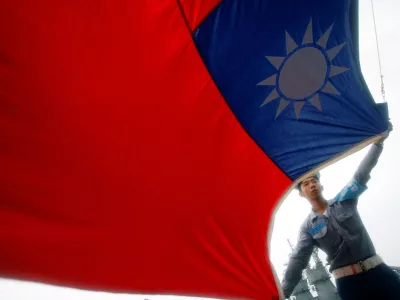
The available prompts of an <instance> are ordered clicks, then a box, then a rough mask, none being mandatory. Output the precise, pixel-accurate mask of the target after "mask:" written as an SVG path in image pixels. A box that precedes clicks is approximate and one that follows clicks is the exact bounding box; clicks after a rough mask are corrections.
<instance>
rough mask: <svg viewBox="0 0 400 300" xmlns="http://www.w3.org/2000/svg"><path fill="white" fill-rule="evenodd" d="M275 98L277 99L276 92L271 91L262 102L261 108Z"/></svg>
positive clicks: (274, 90)
mask: <svg viewBox="0 0 400 300" xmlns="http://www.w3.org/2000/svg"><path fill="white" fill-rule="evenodd" d="M277 98H279V94H278V91H277V90H276V89H273V90H272V92H271V93H270V94H269V96H268V97H267V98H266V99H265V100H264V102H263V104H261V106H264V105H265V104H267V103H269V102H271V101H272V100H275V99H277ZM261 106H260V107H261Z"/></svg>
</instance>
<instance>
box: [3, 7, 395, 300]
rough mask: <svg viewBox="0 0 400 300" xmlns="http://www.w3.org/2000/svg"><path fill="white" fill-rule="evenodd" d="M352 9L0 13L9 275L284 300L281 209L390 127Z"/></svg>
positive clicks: (96, 286) (116, 288) (119, 288)
mask: <svg viewBox="0 0 400 300" xmlns="http://www.w3.org/2000/svg"><path fill="white" fill-rule="evenodd" d="M357 8H358V4H357V1H354V0H353V1H351V0H335V1H321V0H308V1H304V0H264V1H259V0H224V1H218V0H145V1H129V0H86V1H82V0H69V1H50V0H35V1H33V0H18V1H1V2H0V170H1V172H0V276H2V277H7V278H17V279H23V280H31V281H38V282H46V283H51V284H57V285H63V286H72V287H77V288H83V289H93V290H103V291H110V292H124V293H146V294H147V293H148V294H177V295H189V296H205V297H221V298H232V299H233V298H235V299H237V298H240V299H243V298H246V299H263V300H264V299H274V297H275V299H278V296H279V291H280V284H279V281H278V279H277V277H276V276H275V273H274V270H273V267H272V265H271V262H270V260H269V256H268V251H269V236H270V235H271V231H272V225H273V215H274V210H275V208H276V206H277V204H278V203H279V201H281V200H282V199H283V198H284V195H285V194H286V193H287V192H288V191H289V190H290V189H291V188H292V187H293V186H294V185H295V184H296V182H298V181H299V180H300V179H301V178H302V177H304V176H306V175H307V174H309V173H310V172H312V171H315V170H318V169H321V168H323V167H324V166H326V165H327V164H330V163H332V162H334V161H336V160H338V159H340V158H342V157H344V156H346V155H348V154H349V153H351V152H354V151H356V150H358V149H361V148H362V147H365V146H367V145H368V144H369V143H372V142H373V141H374V139H377V138H379V137H380V136H381V135H382V134H383V133H384V132H385V131H386V130H387V127H388V116H387V114H388V113H387V107H386V105H377V104H375V102H374V100H373V99H372V97H371V95H370V93H369V91H368V88H367V86H366V85H365V82H364V79H363V76H362V74H361V70H360V65H359V58H358V35H357V33H358V27H357V26H358V20H357V15H358V10H357Z"/></svg>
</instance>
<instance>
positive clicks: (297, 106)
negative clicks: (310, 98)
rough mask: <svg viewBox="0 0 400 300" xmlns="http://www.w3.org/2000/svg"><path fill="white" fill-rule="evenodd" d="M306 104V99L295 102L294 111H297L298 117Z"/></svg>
mask: <svg viewBox="0 0 400 300" xmlns="http://www.w3.org/2000/svg"><path fill="white" fill-rule="evenodd" d="M304 104H305V102H304V101H297V102H295V103H294V112H295V113H296V117H297V119H298V118H299V117H300V114H301V110H302V109H303V106H304Z"/></svg>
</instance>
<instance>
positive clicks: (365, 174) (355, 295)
mask: <svg viewBox="0 0 400 300" xmlns="http://www.w3.org/2000/svg"><path fill="white" fill-rule="evenodd" d="M391 129H392V127H391V125H390V126H389V131H391ZM389 131H388V132H389ZM386 137H387V135H386V136H385V137H383V138H382V139H381V140H379V141H378V142H375V143H374V144H373V145H372V147H371V149H370V150H369V152H368V154H367V156H366V157H365V158H364V159H363V161H362V162H361V164H360V166H359V167H358V169H357V171H356V172H355V174H354V177H353V178H352V180H351V181H350V182H349V183H348V184H347V185H346V186H345V187H344V188H343V190H342V191H341V192H340V193H339V194H338V195H337V196H336V197H335V198H334V199H332V200H326V199H325V198H324V196H323V195H322V192H323V186H322V185H321V182H320V175H319V173H315V174H312V175H310V176H309V177H307V178H305V179H304V180H303V181H302V182H300V183H299V184H298V190H299V193H300V196H301V197H304V198H306V199H307V200H308V201H309V202H310V204H311V206H312V210H311V212H310V214H309V215H308V217H307V218H306V220H305V221H304V223H303V224H302V226H301V228H300V233H299V240H298V243H297V245H296V248H295V250H294V251H293V254H292V256H291V258H290V260H289V264H288V267H287V269H286V272H285V275H284V278H283V281H282V288H283V292H284V295H285V297H286V298H289V297H290V295H291V294H292V292H293V290H294V288H295V287H296V285H297V283H298V282H299V280H300V278H301V273H302V271H303V269H304V268H305V267H306V266H307V264H308V262H309V260H310V256H311V254H312V251H313V248H314V247H315V246H316V247H318V248H320V249H321V250H322V251H324V252H325V253H326V254H327V256H328V258H327V259H328V263H329V264H330V269H329V271H330V272H331V273H332V274H333V276H334V278H335V280H336V286H337V289H338V293H339V296H340V297H341V299H343V300H357V299H363V300H366V299H371V300H378V299H379V300H381V299H382V300H383V299H400V279H399V277H398V276H397V275H396V273H395V272H394V271H393V270H392V269H390V268H389V267H388V266H387V265H386V264H385V263H384V262H383V260H382V258H381V257H379V256H378V255H377V254H376V251H375V248H374V245H373V243H372V241H371V239H370V237H369V235H368V232H367V230H366V229H365V227H364V225H363V223H362V221H361V218H360V215H359V213H358V211H357V202H358V198H359V196H360V195H361V194H362V193H363V192H364V191H365V190H366V189H367V187H366V184H367V182H368V181H369V179H370V172H371V170H372V169H373V168H374V167H375V165H376V163H377V162H378V158H379V156H380V154H381V153H382V150H383V141H384V140H385V138H386Z"/></svg>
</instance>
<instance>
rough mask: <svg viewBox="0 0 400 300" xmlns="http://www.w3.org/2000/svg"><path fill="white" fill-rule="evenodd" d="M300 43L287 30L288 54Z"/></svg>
mask: <svg viewBox="0 0 400 300" xmlns="http://www.w3.org/2000/svg"><path fill="white" fill-rule="evenodd" d="M297 47H298V45H297V44H296V42H295V41H294V40H293V39H292V37H291V36H290V35H289V33H288V32H287V31H286V55H287V54H289V53H290V52H292V51H293V50H294V49H296V48H297Z"/></svg>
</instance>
